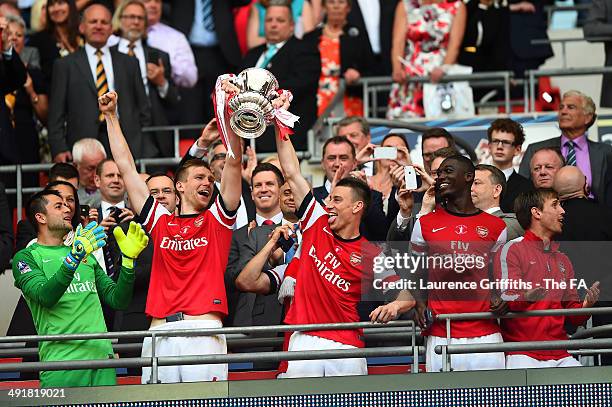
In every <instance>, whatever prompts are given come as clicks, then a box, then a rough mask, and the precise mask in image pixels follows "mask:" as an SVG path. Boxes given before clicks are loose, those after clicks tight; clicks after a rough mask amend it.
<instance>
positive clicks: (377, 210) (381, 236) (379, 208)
mask: <svg viewBox="0 0 612 407" xmlns="http://www.w3.org/2000/svg"><path fill="white" fill-rule="evenodd" d="M370 191H371V192H372V201H371V202H370V208H369V209H368V212H367V213H366V214H365V216H364V217H363V218H362V219H361V225H360V226H359V232H360V233H361V234H362V235H363V237H365V238H366V239H368V240H369V241H384V240H385V239H386V238H387V231H388V230H389V223H388V222H387V218H386V216H385V212H384V211H383V203H382V194H381V193H380V192H378V191H374V190H372V189H371V190H370ZM312 193H313V195H314V197H315V199H316V200H317V201H319V203H320V204H321V205H325V203H324V202H323V201H324V200H325V198H327V196H328V195H329V192H327V189H325V185H322V186H320V187H316V188H314V189H313V190H312Z"/></svg>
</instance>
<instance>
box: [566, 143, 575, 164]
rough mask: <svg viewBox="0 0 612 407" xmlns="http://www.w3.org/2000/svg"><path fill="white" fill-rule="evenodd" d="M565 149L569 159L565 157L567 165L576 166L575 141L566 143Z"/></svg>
mask: <svg viewBox="0 0 612 407" xmlns="http://www.w3.org/2000/svg"><path fill="white" fill-rule="evenodd" d="M565 147H567V157H565V164H566V165H572V166H574V167H575V166H576V150H575V149H574V142H573V141H566V142H565Z"/></svg>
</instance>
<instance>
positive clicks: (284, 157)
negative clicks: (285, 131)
mask: <svg viewBox="0 0 612 407" xmlns="http://www.w3.org/2000/svg"><path fill="white" fill-rule="evenodd" d="M274 103H275V107H278V106H277V105H279V104H280V103H283V105H282V107H283V108H285V109H287V110H288V109H289V100H288V99H287V96H286V95H285V94H283V95H281V96H280V97H279V98H278V99H276V100H275V101H274ZM274 132H275V137H276V151H277V152H278V159H279V161H280V164H281V167H282V168H283V172H284V174H285V179H286V180H287V182H288V183H289V185H290V187H291V192H293V198H294V199H295V205H296V207H297V208H299V207H300V206H301V205H302V201H304V197H306V194H308V193H309V192H310V185H309V184H308V181H306V179H305V178H304V176H303V175H302V172H301V169H300V162H299V160H298V158H297V154H295V149H294V148H293V143H292V142H291V140H290V139H288V140H282V139H281V136H280V131H279V129H278V125H276V124H275V125H274Z"/></svg>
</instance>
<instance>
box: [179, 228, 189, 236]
mask: <svg viewBox="0 0 612 407" xmlns="http://www.w3.org/2000/svg"><path fill="white" fill-rule="evenodd" d="M187 232H189V226H183V227H182V228H181V235H186V234H187Z"/></svg>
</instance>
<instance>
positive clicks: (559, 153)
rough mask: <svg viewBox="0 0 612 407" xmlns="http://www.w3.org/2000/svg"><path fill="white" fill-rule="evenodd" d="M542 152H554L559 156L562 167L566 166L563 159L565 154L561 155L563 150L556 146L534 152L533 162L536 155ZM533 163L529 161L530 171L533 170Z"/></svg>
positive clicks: (541, 148)
mask: <svg viewBox="0 0 612 407" xmlns="http://www.w3.org/2000/svg"><path fill="white" fill-rule="evenodd" d="M540 151H552V152H553V153H555V154H556V155H557V157H559V160H561V167H563V166H565V157H563V154H562V153H561V149H560V148H559V147H554V146H546V147H540V148H538V149H537V150H536V151H534V152H533V155H532V156H531V161H533V157H535V155H536V154H537V153H539V152H540ZM531 161H529V168H530V169H531Z"/></svg>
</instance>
